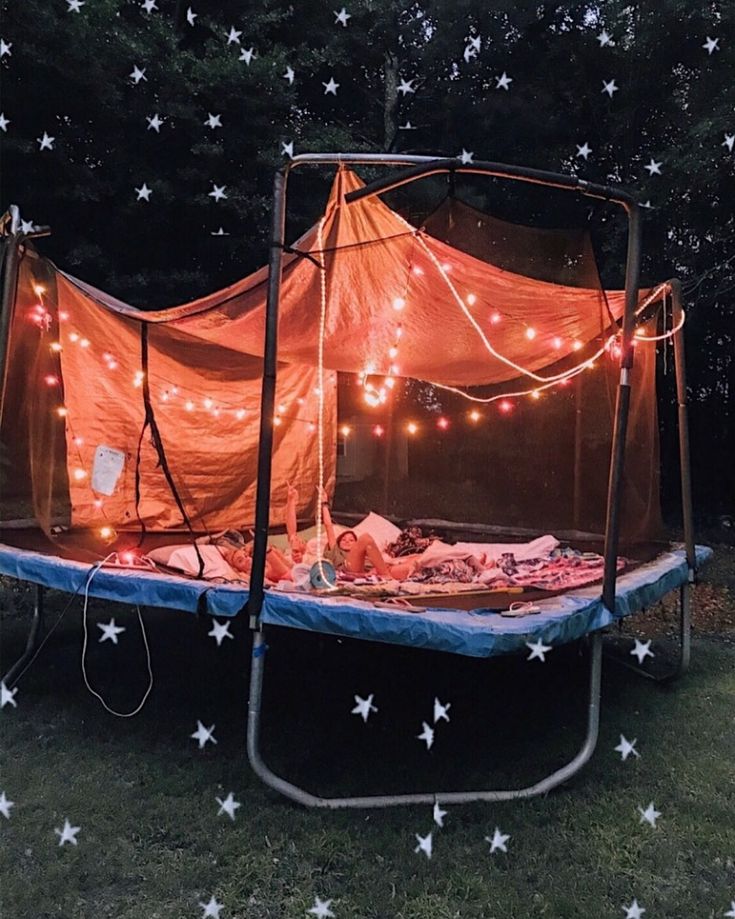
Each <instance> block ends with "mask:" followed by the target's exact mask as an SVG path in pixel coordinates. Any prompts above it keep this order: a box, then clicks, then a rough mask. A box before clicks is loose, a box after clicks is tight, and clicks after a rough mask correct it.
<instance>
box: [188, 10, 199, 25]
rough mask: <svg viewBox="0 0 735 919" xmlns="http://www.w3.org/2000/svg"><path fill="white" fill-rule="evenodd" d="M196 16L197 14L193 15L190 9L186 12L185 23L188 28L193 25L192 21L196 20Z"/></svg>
mask: <svg viewBox="0 0 735 919" xmlns="http://www.w3.org/2000/svg"><path fill="white" fill-rule="evenodd" d="M198 15H199V13H195V12H194V10H193V9H192V8H191V7H189V9H188V10H187V11H186V21H187V22H188V23H189V25H190V26H193V25H194V20H195V19H196V18H197V16H198Z"/></svg>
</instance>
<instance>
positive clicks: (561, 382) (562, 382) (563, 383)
mask: <svg viewBox="0 0 735 919" xmlns="http://www.w3.org/2000/svg"><path fill="white" fill-rule="evenodd" d="M571 382H572V378H571V377H564V379H563V380H559V386H569V384H570V383H571Z"/></svg>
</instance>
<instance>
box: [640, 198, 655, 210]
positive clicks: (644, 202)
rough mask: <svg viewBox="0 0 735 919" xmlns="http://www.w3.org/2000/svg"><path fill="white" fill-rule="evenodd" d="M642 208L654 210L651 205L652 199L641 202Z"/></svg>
mask: <svg viewBox="0 0 735 919" xmlns="http://www.w3.org/2000/svg"><path fill="white" fill-rule="evenodd" d="M641 207H646V208H648V210H653V205H652V204H651V199H650V198H649V199H648V201H641Z"/></svg>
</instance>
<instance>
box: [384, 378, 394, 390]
mask: <svg viewBox="0 0 735 919" xmlns="http://www.w3.org/2000/svg"><path fill="white" fill-rule="evenodd" d="M385 385H386V386H387V387H388V389H393V387H394V386H395V385H396V381H395V380H394V379H393V377H386V378H385Z"/></svg>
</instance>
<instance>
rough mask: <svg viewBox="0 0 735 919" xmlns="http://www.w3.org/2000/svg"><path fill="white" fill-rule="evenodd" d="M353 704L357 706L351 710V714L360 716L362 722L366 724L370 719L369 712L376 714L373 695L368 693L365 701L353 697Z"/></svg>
mask: <svg viewBox="0 0 735 919" xmlns="http://www.w3.org/2000/svg"><path fill="white" fill-rule="evenodd" d="M355 702H356V703H357V704H356V705H355V707H354V708H353V709H352V711H351V714H352V715H360V716H361V717H362V720H363V721H364V722H367V720H368V718H369V717H370V712H377V708H376V707H375V706H374V705H373V693H370V695H369V696H368V697H367V699H362V698H361V697H360V696H355Z"/></svg>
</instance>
